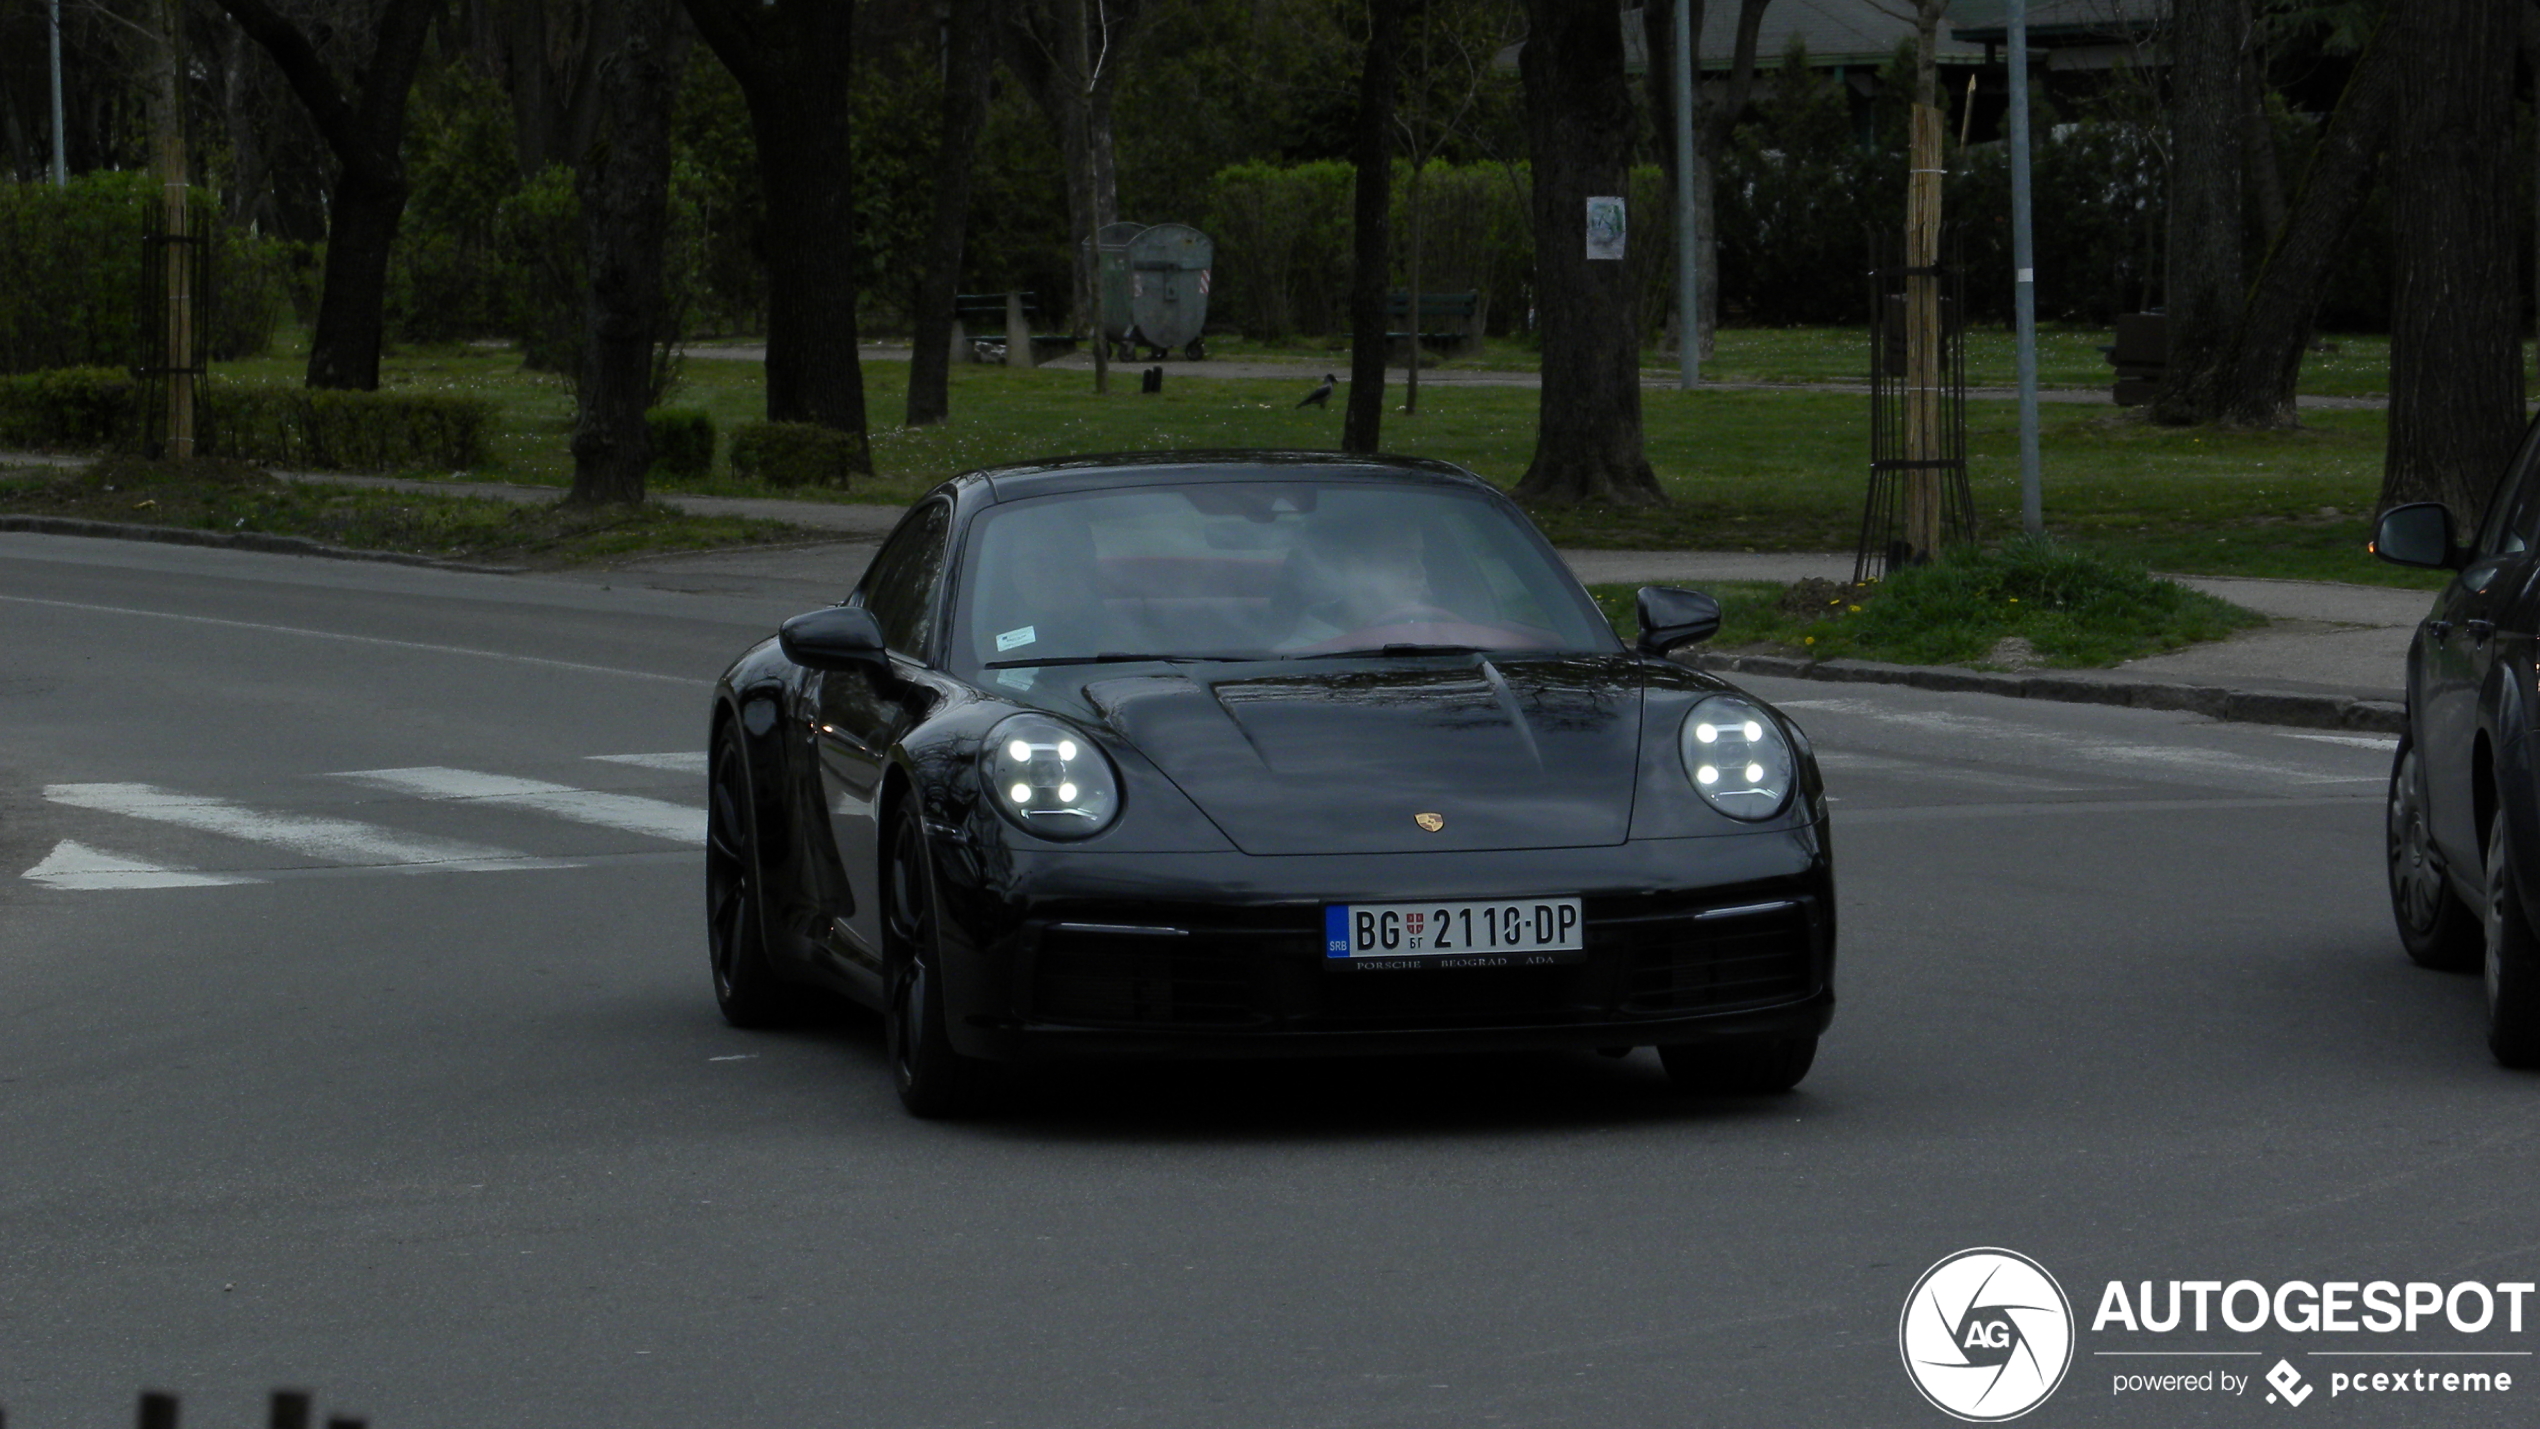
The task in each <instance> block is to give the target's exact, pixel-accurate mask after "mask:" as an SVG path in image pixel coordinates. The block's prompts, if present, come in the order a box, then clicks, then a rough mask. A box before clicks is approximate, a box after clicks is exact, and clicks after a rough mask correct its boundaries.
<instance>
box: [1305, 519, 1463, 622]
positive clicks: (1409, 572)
mask: <svg viewBox="0 0 2540 1429" xmlns="http://www.w3.org/2000/svg"><path fill="white" fill-rule="evenodd" d="M1288 561H1289V568H1290V571H1291V572H1292V573H1293V574H1292V579H1293V580H1294V582H1295V585H1296V588H1297V589H1298V590H1300V591H1302V592H1304V596H1305V599H1304V604H1303V606H1302V607H1301V609H1300V611H1299V613H1298V617H1297V623H1296V628H1295V629H1294V630H1293V631H1292V632H1290V634H1289V636H1288V638H1287V639H1286V640H1285V641H1283V642H1281V645H1280V647H1279V648H1281V649H1296V648H1298V647H1300V646H1307V645H1315V644H1320V643H1322V642H1324V641H1327V640H1331V639H1333V638H1335V637H1337V636H1342V635H1347V634H1350V633H1352V632H1354V631H1359V630H1365V629H1368V628H1370V627H1372V626H1378V625H1387V624H1393V623H1395V622H1396V621H1397V620H1398V619H1400V618H1406V617H1414V616H1423V615H1425V616H1430V617H1434V616H1436V615H1438V614H1440V612H1439V611H1438V609H1437V604H1438V600H1437V596H1436V594H1435V592H1434V591H1433V590H1432V589H1431V587H1430V582H1429V566H1428V550H1427V538H1426V537H1425V536H1424V535H1423V534H1422V532H1421V529H1420V527H1419V526H1417V525H1415V524H1412V523H1409V522H1385V521H1370V520H1365V519H1357V520H1351V519H1347V518H1344V517H1342V516H1340V515H1339V514H1337V513H1333V514H1327V515H1324V516H1322V517H1320V518H1318V519H1316V520H1315V521H1314V522H1313V523H1312V524H1311V525H1308V526H1307V527H1306V528H1305V530H1304V532H1303V533H1302V539H1300V540H1299V541H1298V542H1297V544H1296V547H1295V549H1294V550H1293V551H1292V552H1291V553H1290V554H1289V556H1288Z"/></svg>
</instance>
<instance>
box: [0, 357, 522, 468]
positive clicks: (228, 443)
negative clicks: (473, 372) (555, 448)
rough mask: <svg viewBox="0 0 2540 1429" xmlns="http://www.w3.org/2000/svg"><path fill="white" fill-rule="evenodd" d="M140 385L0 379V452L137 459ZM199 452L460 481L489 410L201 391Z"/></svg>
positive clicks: (86, 378)
mask: <svg viewBox="0 0 2540 1429" xmlns="http://www.w3.org/2000/svg"><path fill="white" fill-rule="evenodd" d="M139 397H140V390H139V385H138V384H137V383H135V382H134V381H133V379H132V378H131V377H130V376H128V375H126V374H124V373H121V372H116V371H113V370H111V369H108V368H97V367H87V368H69V369H63V370H58V371H52V372H35V373H27V374H24V375H20V376H14V377H0V447H19V448H25V447H40V448H54V449H63V448H67V449H72V450H87V451H94V450H100V449H104V450H113V451H133V450H136V449H138V447H139V446H140V444H141V432H142V425H143V424H142V419H141V408H140V405H139ZM199 400H200V407H199V411H200V414H201V415H200V420H201V424H202V425H201V430H200V432H199V434H198V440H197V445H198V447H199V448H200V449H201V451H202V453H203V455H205V456H225V457H235V458H238V459H240V460H244V461H258V462H269V463H271V464H273V465H275V466H283V467H296V468H304V469H309V470H317V471H406V470H414V469H418V468H422V469H429V470H436V471H459V470H465V469H468V468H471V467H478V466H483V465H486V464H487V461H488V452H487V448H486V445H485V434H486V431H487V429H488V428H489V427H490V426H491V425H492V421H493V415H494V410H493V405H492V404H491V403H489V402H486V401H484V400H483V399H481V398H475V397H451V396H442V395H432V394H423V393H410V392H336V391H324V390H318V389H313V388H306V387H289V386H283V385H280V384H277V383H269V382H221V381H213V382H206V383H204V384H203V386H202V389H201V395H200V399H199Z"/></svg>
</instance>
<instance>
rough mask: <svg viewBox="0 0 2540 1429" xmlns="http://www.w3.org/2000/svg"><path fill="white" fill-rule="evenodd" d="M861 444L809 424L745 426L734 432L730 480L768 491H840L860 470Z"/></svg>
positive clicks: (854, 439)
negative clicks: (783, 488) (830, 488)
mask: <svg viewBox="0 0 2540 1429" xmlns="http://www.w3.org/2000/svg"><path fill="white" fill-rule="evenodd" d="M864 455H865V453H864V450H863V445H862V443H860V442H858V441H857V439H856V438H855V436H854V435H853V434H851V433H848V432H841V431H838V430H837V429H835V428H832V427H823V426H816V425H814V424H812V423H810V422H744V423H743V424H741V425H740V426H738V427H735V428H733V429H732V474H733V475H734V476H737V477H740V478H741V479H742V480H744V481H763V482H765V483H767V484H768V485H769V486H839V487H843V486H845V485H846V484H847V474H848V473H849V472H851V471H853V470H855V469H856V468H857V467H858V466H861V465H863V464H864V463H863V461H861V460H860V458H862V457H863V456H864Z"/></svg>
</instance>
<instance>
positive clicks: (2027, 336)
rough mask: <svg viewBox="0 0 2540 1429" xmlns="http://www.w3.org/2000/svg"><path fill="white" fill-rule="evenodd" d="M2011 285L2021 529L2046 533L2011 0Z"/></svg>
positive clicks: (2024, 94) (2023, 15)
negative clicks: (2016, 330)
mask: <svg viewBox="0 0 2540 1429" xmlns="http://www.w3.org/2000/svg"><path fill="white" fill-rule="evenodd" d="M2010 19H2011V36H2010V58H2011V267H2012V269H2013V273H2012V277H2013V280H2014V281H2013V283H2012V286H2011V302H2012V311H2013V313H2014V314H2015V315H2016V316H2017V318H2018V320H2019V325H2020V336H2019V372H2020V529H2021V530H2023V531H2025V532H2027V533H2028V534H2029V535H2032V536H2043V535H2045V534H2046V498H2045V493H2044V491H2043V489H2042V488H2041V487H2040V485H2039V481H2038V473H2037V268H2036V266H2035V265H2036V261H2037V259H2036V254H2035V253H2034V251H2033V250H2032V247H2031V243H2030V235H2029V205H2028V0H2011V15H2010Z"/></svg>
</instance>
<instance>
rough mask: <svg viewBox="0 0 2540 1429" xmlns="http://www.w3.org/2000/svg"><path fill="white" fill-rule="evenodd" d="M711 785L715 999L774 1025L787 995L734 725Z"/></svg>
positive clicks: (739, 1022) (750, 1022) (710, 951)
mask: <svg viewBox="0 0 2540 1429" xmlns="http://www.w3.org/2000/svg"><path fill="white" fill-rule="evenodd" d="M712 769H713V773H712V775H711V776H710V777H709V779H708V781H707V785H706V956H707V960H708V965H709V966H710V967H711V969H712V970H713V973H714V1003H715V1006H716V1007H717V1008H718V1009H720V1010H721V1011H722V1013H723V1020H724V1021H726V1022H728V1023H731V1024H732V1025H733V1026H735V1027H773V1026H775V1025H777V1024H778V1023H780V1022H782V1021H783V1020H784V1017H785V1013H786V1011H787V1007H788V1002H789V999H788V998H787V997H786V996H785V986H784V984H783V983H782V982H780V981H779V980H778V979H777V976H776V970H775V969H774V968H773V967H771V966H769V964H768V961H767V925H766V924H765V923H764V922H763V921H762V920H761V916H760V908H759V864H758V823H757V818H756V813H755V809H754V807H753V804H752V801H751V798H750V773H749V765H748V763H747V761H746V760H745V758H744V757H743V755H742V753H741V741H740V740H739V739H738V738H737V737H735V736H734V735H733V734H732V732H731V731H730V730H726V731H724V732H723V733H722V734H720V735H717V736H716V737H715V742H714V760H713V764H712Z"/></svg>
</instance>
